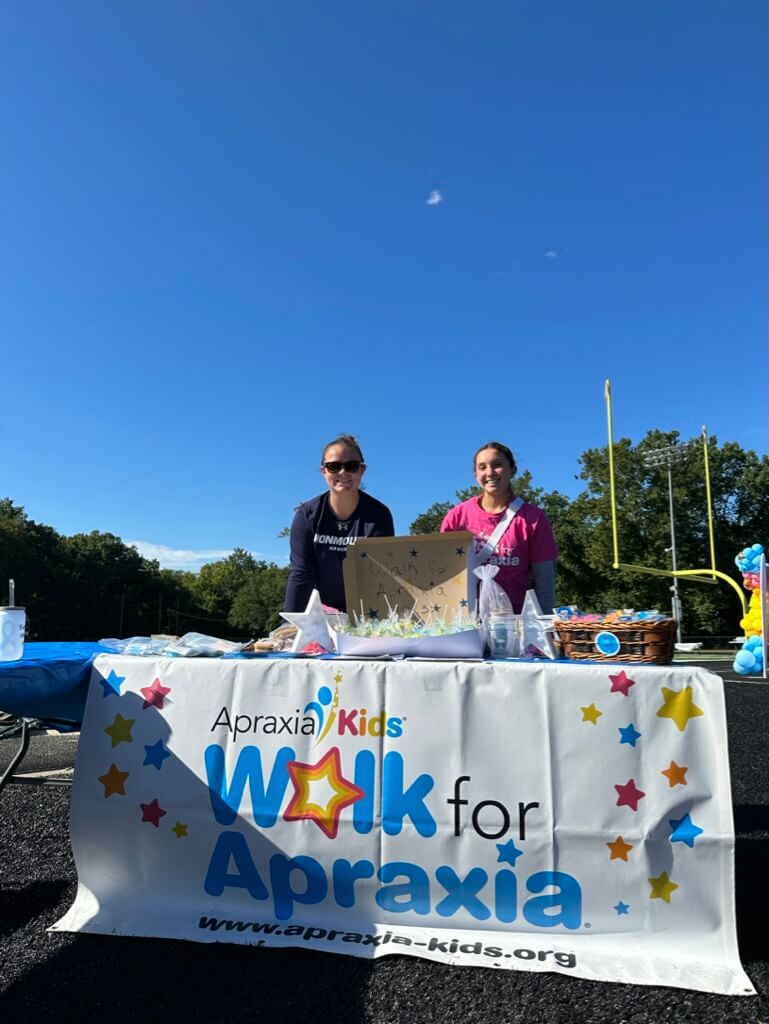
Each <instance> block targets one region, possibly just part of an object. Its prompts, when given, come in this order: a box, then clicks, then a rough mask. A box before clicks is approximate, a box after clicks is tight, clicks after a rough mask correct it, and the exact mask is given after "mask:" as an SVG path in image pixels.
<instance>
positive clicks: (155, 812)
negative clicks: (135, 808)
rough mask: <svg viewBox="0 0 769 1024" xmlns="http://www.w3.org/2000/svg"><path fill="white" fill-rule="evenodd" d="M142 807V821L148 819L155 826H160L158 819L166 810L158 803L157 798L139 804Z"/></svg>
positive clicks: (166, 812)
mask: <svg viewBox="0 0 769 1024" xmlns="http://www.w3.org/2000/svg"><path fill="white" fill-rule="evenodd" d="M139 806H140V807H141V809H142V821H148V822H149V823H150V824H151V825H154V826H155V828H160V819H161V818H162V817H163V815H165V814H168V811H164V810H163V808H162V807H161V806H160V804H159V803H158V798H157V797H155V799H154V800H153V801H152V803H151V804H139Z"/></svg>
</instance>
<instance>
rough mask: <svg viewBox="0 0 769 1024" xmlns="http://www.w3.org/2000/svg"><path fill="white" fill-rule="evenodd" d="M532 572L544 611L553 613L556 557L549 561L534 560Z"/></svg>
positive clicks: (546, 613)
mask: <svg viewBox="0 0 769 1024" xmlns="http://www.w3.org/2000/svg"><path fill="white" fill-rule="evenodd" d="M531 574H532V576H533V577H534V592H535V593H536V595H537V600H538V601H539V606H540V608H541V609H542V613H543V615H551V614H552V612H553V608H554V607H555V559H550V561H548V562H533V563H532V566H531Z"/></svg>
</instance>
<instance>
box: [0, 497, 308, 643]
mask: <svg viewBox="0 0 769 1024" xmlns="http://www.w3.org/2000/svg"><path fill="white" fill-rule="evenodd" d="M287 575H288V570H287V569H285V568H281V567H280V566H277V565H274V564H272V563H270V562H262V561H257V560H256V559H255V558H254V557H253V556H252V555H251V554H250V553H249V552H247V551H244V550H243V549H241V548H236V549H235V551H233V552H232V554H231V555H229V556H228V557H227V558H225V559H223V560H222V561H219V562H212V563H211V564H209V565H204V566H203V568H202V569H201V570H200V572H199V573H197V574H196V573H192V572H179V571H175V570H171V569H161V568H160V566H159V564H158V562H156V561H154V560H151V559H147V558H143V557H142V556H141V555H140V554H139V552H138V551H137V550H136V548H133V547H129V546H128V545H127V544H124V543H123V541H122V540H121V539H120V538H119V537H115V536H114V535H113V534H111V533H100V532H98V531H96V530H94V531H93V532H92V533H78V534H75V535H74V536H72V537H65V536H62V535H61V534H59V533H57V532H56V530H54V529H52V528H51V527H50V526H44V525H42V524H40V523H36V522H35V521H34V520H32V519H30V518H29V516H27V514H26V512H25V511H24V509H23V508H21V507H20V506H17V505H14V503H13V502H12V501H11V500H10V499H8V498H5V499H0V588H3V589H4V588H5V587H6V586H7V583H6V581H7V580H8V579H9V578H12V579H14V580H15V582H16V602H17V604H20V605H24V606H25V607H26V609H27V622H28V639H29V640H99V639H104V638H107V637H115V636H120V637H125V636H149V635H150V634H151V633H172V634H175V635H177V636H178V635H181V634H183V633H187V632H189V631H191V630H194V631H195V632H198V633H207V634H209V635H212V636H220V637H230V638H239V639H248V638H250V637H254V636H264V635H266V634H267V633H268V632H269V631H270V630H271V629H274V628H275V626H277V625H278V623H279V622H280V621H281V620H280V618H279V616H278V612H279V611H280V608H281V607H282V602H283V594H284V592H285V589H286V578H287ZM6 599H7V594H4V596H3V600H6Z"/></svg>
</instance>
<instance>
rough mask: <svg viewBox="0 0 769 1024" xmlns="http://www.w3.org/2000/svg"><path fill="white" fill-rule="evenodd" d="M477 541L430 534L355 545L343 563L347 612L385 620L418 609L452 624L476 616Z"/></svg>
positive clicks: (370, 539)
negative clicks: (463, 615) (462, 617)
mask: <svg viewBox="0 0 769 1024" xmlns="http://www.w3.org/2000/svg"><path fill="white" fill-rule="evenodd" d="M474 565H475V561H474V552H473V535H472V534H471V533H468V532H467V531H464V530H462V531H458V532H457V533H426V534H422V535H421V536H417V537H365V538H358V540H356V542H355V544H354V545H351V546H350V548H349V549H348V552H347V557H346V558H345V560H344V592H345V599H346V601H347V611H348V613H349V614H350V615H351V616H352V615H353V614H355V615H358V616H360V615H361V609H362V613H363V615H365V617H366V618H378V619H384V618H386V617H387V615H388V614H389V609H388V602H389V604H390V608H395V607H396V606H397V609H398V614H399V615H405V614H407V613H408V612H409V611H411V609H412V608H413V609H414V612H415V614H416V615H418V616H419V617H420V618H422V619H425V618H427V617H428V616H429V615H431V614H432V615H433V616H434V617H437V618H443V619H445V620H447V621H451V620H452V619H453V618H454V616H455V615H456V614H457V613H458V612H459V613H462V612H466V613H469V614H472V613H474V611H475V597H476V583H475V577H474V576H472V568H473V566H474Z"/></svg>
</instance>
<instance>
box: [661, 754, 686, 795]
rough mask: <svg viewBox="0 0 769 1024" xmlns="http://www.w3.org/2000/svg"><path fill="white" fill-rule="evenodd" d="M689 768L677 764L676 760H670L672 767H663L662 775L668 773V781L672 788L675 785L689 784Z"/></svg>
mask: <svg viewBox="0 0 769 1024" xmlns="http://www.w3.org/2000/svg"><path fill="white" fill-rule="evenodd" d="M688 771H689V769H688V768H687V767H686V766H685V765H684V766H681V765H680V764H676V763H675V761H671V762H670V767H669V768H665V769H663V771H661V772H660V775H667V777H668V783H669V785H670V788H671V789H672V788H673V786H688V785H689V783H688V782H687V781H686V773H687V772H688Z"/></svg>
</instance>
